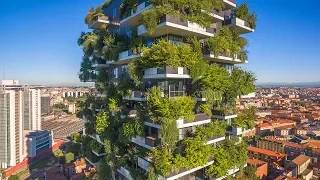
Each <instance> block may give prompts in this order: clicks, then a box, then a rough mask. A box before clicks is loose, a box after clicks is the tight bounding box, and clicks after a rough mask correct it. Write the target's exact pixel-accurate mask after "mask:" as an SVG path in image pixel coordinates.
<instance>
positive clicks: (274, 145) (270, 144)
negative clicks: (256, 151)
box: [257, 139, 285, 154]
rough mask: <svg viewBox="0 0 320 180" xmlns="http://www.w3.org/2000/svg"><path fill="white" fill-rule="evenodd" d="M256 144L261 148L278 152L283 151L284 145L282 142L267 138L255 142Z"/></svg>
mask: <svg viewBox="0 0 320 180" xmlns="http://www.w3.org/2000/svg"><path fill="white" fill-rule="evenodd" d="M257 146H258V147H259V148H262V149H267V150H269V151H274V152H278V153H283V154H284V153H285V147H284V144H283V143H282V142H279V141H272V140H268V139H262V140H259V141H258V142H257Z"/></svg>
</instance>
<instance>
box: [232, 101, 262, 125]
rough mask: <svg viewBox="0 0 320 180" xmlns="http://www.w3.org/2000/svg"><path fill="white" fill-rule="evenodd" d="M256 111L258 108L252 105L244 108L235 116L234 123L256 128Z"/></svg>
mask: <svg viewBox="0 0 320 180" xmlns="http://www.w3.org/2000/svg"><path fill="white" fill-rule="evenodd" d="M256 111H257V109H256V107H254V106H250V107H249V108H246V109H244V110H243V111H241V112H240V113H239V114H238V117H236V118H235V120H234V122H233V125H234V126H236V127H239V128H243V129H252V128H254V125H255V123H254V122H255V120H256Z"/></svg>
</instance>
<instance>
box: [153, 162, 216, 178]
mask: <svg viewBox="0 0 320 180" xmlns="http://www.w3.org/2000/svg"><path fill="white" fill-rule="evenodd" d="M213 163H214V161H213V159H212V158H209V161H208V163H207V164H206V165H204V166H199V167H196V168H192V169H186V168H181V169H180V170H179V171H178V172H174V171H172V173H170V174H169V175H168V176H167V177H166V178H164V177H161V176H160V175H159V176H160V178H159V179H166V180H175V179H180V178H181V179H185V178H184V176H187V175H189V174H193V173H195V172H196V171H198V170H200V169H203V168H205V167H207V166H210V165H211V164H213ZM188 179H189V178H188Z"/></svg>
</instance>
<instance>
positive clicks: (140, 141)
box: [131, 136, 155, 150]
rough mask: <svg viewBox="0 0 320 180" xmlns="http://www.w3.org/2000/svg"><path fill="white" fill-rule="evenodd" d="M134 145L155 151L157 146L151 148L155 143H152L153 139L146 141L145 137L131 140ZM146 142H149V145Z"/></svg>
mask: <svg viewBox="0 0 320 180" xmlns="http://www.w3.org/2000/svg"><path fill="white" fill-rule="evenodd" d="M131 141H132V142H133V143H135V144H137V145H139V146H142V147H144V148H146V149H149V150H151V149H153V148H154V147H155V146H150V145H153V143H152V142H151V141H152V139H148V140H146V138H145V137H141V136H136V137H133V138H132V140H131ZM146 141H147V142H148V144H149V145H148V144H147V143H146Z"/></svg>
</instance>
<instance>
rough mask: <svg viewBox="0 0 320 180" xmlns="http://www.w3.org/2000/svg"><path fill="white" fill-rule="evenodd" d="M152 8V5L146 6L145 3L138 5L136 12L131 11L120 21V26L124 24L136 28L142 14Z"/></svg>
mask: <svg viewBox="0 0 320 180" xmlns="http://www.w3.org/2000/svg"><path fill="white" fill-rule="evenodd" d="M152 7H153V6H152V4H150V5H148V6H146V3H145V2H143V3H141V4H139V5H138V6H137V9H136V12H133V11H131V15H130V16H128V17H126V18H124V19H122V20H121V21H120V24H126V25H129V26H137V25H138V24H139V23H140V19H141V17H142V13H143V12H144V11H146V10H148V9H150V8H152Z"/></svg>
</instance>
